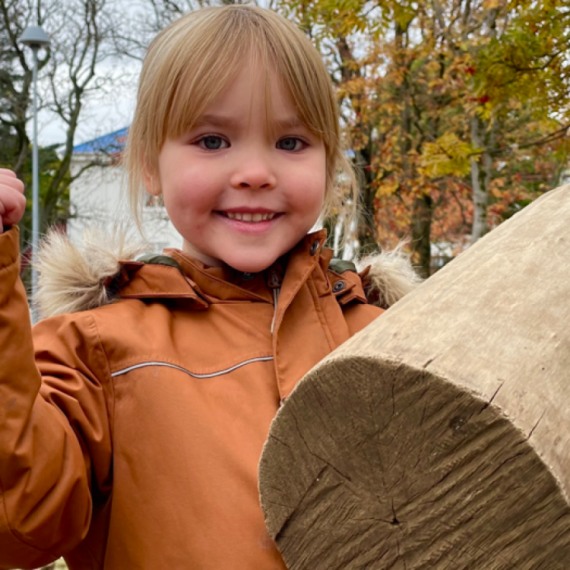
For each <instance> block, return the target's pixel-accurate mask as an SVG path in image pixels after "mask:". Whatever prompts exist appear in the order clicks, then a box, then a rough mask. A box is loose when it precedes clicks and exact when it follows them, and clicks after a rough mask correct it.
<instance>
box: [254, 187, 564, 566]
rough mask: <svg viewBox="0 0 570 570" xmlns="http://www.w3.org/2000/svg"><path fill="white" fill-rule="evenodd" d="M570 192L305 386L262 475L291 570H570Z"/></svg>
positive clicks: (480, 250)
mask: <svg viewBox="0 0 570 570" xmlns="http://www.w3.org/2000/svg"><path fill="white" fill-rule="evenodd" d="M569 439H570V186H566V187H563V188H560V189H557V190H554V191H551V192H549V193H547V194H546V195H544V196H543V197H542V198H540V199H539V200H538V201H536V202H535V203H533V204H531V205H530V206H528V207H527V208H525V209H524V210H523V211H522V212H521V213H519V214H517V215H516V216H514V217H513V218H511V219H510V220H508V221H507V222H505V223H504V224H502V225H501V226H500V227H499V228H497V229H496V230H494V231H493V232H492V233H490V234H489V235H487V236H486V237H485V238H483V239H482V240H480V241H479V242H478V243H477V244H476V245H474V246H473V247H471V248H470V249H469V250H468V251H466V252H465V253H463V254H462V255H461V256H459V258H458V259H456V260H454V261H453V262H452V263H451V264H449V265H448V266H447V267H445V268H444V269H442V270H441V271H440V272H438V273H437V274H436V275H434V276H433V277H431V278H430V279H429V280H428V281H427V282H426V283H424V284H423V285H422V286H421V287H419V288H418V289H417V290H416V291H414V292H413V293H412V294H410V295H409V296H407V297H406V298H404V299H403V300H402V301H400V302H399V303H397V304H396V305H395V306H394V307H392V308H391V309H390V310H388V311H387V312H386V313H385V314H384V315H383V316H382V317H380V318H379V319H377V320H376V321H375V322H374V323H372V324H371V325H370V326H369V327H367V328H366V329H365V330H363V331H362V332H361V333H359V334H358V335H356V336H354V337H353V338H352V339H350V340H349V341H348V342H347V343H345V344H344V345H343V346H341V347H340V348H339V349H337V350H336V351H335V352H334V353H332V354H331V355H330V357H328V358H327V359H326V360H324V361H323V362H321V363H320V364H319V365H318V366H316V367H315V368H314V369H313V370H312V371H311V372H310V373H309V374H308V375H307V376H306V377H305V379H303V380H302V381H301V382H300V383H299V385H298V387H297V388H296V389H295V390H294V391H293V393H292V394H291V396H290V397H289V398H288V399H287V401H286V402H285V403H284V405H283V406H282V408H281V409H280V411H279V413H278V415H277V417H276V418H275V420H274V422H273V424H272V426H271V431H270V435H269V438H268V441H267V443H266V446H265V449H264V452H263V455H262V458H261V463H260V494H261V502H262V506H263V509H264V512H265V516H266V522H267V527H268V530H269V533H270V535H271V536H272V538H274V539H275V541H276V542H277V545H278V547H279V549H280V551H281V553H282V554H283V557H284V560H285V562H286V564H287V566H288V568H289V569H290V570H320V569H322V570H325V569H326V570H336V569H338V570H340V569H343V570H356V569H360V568H362V569H364V568H366V569H373V570H381V569H382V570H388V569H393V570H396V569H402V570H420V569H436V570H443V569H450V570H458V569H465V570H467V569H469V570H475V569H477V570H498V569H516V570H539V569H544V570H568V569H569V568H570V507H569V502H568V495H569V490H570V446H569Z"/></svg>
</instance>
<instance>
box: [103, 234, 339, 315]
mask: <svg viewBox="0 0 570 570" xmlns="http://www.w3.org/2000/svg"><path fill="white" fill-rule="evenodd" d="M326 235H327V232H326V230H320V231H317V232H313V233H310V234H308V235H307V236H305V238H303V239H302V240H301V241H300V242H299V243H298V244H297V245H296V246H295V247H294V248H293V249H292V250H291V251H290V252H289V253H288V254H286V255H285V256H283V257H281V258H279V259H278V260H277V261H276V262H275V263H274V264H273V265H271V267H269V268H267V269H266V270H265V271H262V272H260V273H255V274H247V273H242V272H239V271H236V270H235V269H233V268H231V267H228V266H225V267H209V266H206V265H204V264H203V263H201V262H200V261H198V260H196V259H193V258H191V257H189V256H188V255H186V254H185V253H184V252H182V251H180V250H178V249H167V250H165V252H164V253H165V254H166V255H168V256H170V257H172V258H173V259H174V260H175V261H176V262H177V264H178V267H176V266H168V265H160V264H158V265H155V264H145V263H143V262H139V261H130V260H128V261H122V262H121V271H120V274H119V276H118V277H116V278H115V280H114V283H113V287H114V288H115V289H116V292H117V295H118V297H120V298H123V299H133V298H139V299H150V298H161V299H165V298H170V299H174V298H179V299H187V300H189V301H191V302H192V303H193V304H194V305H195V306H196V308H206V307H207V306H208V305H209V304H213V303H224V302H232V301H258V302H268V303H273V295H272V289H274V288H277V287H278V288H280V289H281V297H280V304H281V303H283V304H289V303H290V301H291V300H292V299H293V298H294V296H295V295H296V293H297V292H298V291H299V289H300V288H301V287H302V285H303V283H305V281H306V280H307V279H308V277H309V275H310V274H311V273H312V272H313V271H314V270H315V268H317V267H319V268H320V271H319V272H318V273H319V274H322V276H323V277H324V274H325V273H326V271H327V268H328V265H329V262H330V259H331V257H332V251H331V250H330V249H327V248H324V247H323V246H324V242H325V240H326ZM325 281H326V279H325Z"/></svg>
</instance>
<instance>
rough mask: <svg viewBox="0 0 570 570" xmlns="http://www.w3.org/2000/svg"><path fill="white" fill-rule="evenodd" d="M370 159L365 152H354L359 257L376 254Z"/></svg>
mask: <svg viewBox="0 0 570 570" xmlns="http://www.w3.org/2000/svg"><path fill="white" fill-rule="evenodd" d="M367 167H368V168H370V157H369V156H368V154H367V153H366V151H365V150H358V151H356V178H357V180H358V187H359V195H360V209H359V219H358V228H357V236H356V237H357V240H358V244H359V249H358V253H359V255H361V256H362V255H370V254H373V253H377V252H378V251H379V250H380V248H379V246H378V228H377V227H376V219H375V207H374V198H375V191H374V187H373V185H372V182H373V179H372V176H371V173H370V170H366V168H367Z"/></svg>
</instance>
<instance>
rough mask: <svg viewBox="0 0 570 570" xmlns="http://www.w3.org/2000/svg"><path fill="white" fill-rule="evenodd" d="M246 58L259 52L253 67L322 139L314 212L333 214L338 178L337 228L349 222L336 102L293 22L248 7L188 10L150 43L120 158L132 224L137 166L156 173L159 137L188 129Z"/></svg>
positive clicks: (140, 176)
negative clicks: (271, 79)
mask: <svg viewBox="0 0 570 570" xmlns="http://www.w3.org/2000/svg"><path fill="white" fill-rule="evenodd" d="M252 57H259V58H260V60H261V61H260V64H261V65H263V67H261V69H268V67H269V66H270V67H272V68H273V69H275V71H276V72H277V75H278V76H279V78H280V80H281V81H282V82H283V85H284V86H285V87H286V88H287V89H288V90H289V93H290V96H291V98H292V100H293V102H294V105H295V107H296V109H297V112H298V114H299V119H300V120H301V121H302V122H303V124H304V125H305V126H306V127H307V128H308V129H309V130H311V131H312V132H313V133H314V134H316V135H317V136H319V137H320V138H321V139H322V141H323V143H324V147H325V153H326V193H325V201H324V204H323V211H322V213H321V218H322V219H323V220H325V219H327V218H329V217H330V216H332V215H333V214H335V213H340V211H341V209H342V204H343V198H344V196H345V194H346V192H345V190H343V189H342V188H341V187H340V185H339V181H340V180H342V179H343V181H344V184H345V186H347V187H348V189H349V194H350V197H351V198H352V199H351V200H348V201H347V202H348V203H351V204H352V206H351V208H352V211H351V212H350V213H349V216H348V217H349V222H348V225H346V226H345V227H350V219H352V216H353V215H354V211H355V208H356V203H357V200H356V197H357V191H358V190H357V183H356V179H355V176H354V172H353V170H352V167H351V165H350V163H349V162H348V160H347V158H346V156H345V154H344V152H343V150H342V145H341V133H340V126H339V113H338V107H337V102H336V99H335V96H334V93H333V89H332V85H331V81H330V78H329V75H328V72H327V69H326V67H325V65H324V63H323V61H322V59H321V57H320V55H319V53H318V52H317V50H316V49H315V47H314V46H313V45H312V44H311V42H310V41H309V40H308V39H307V38H306V37H305V36H304V35H303V34H302V33H301V31H300V30H298V29H297V28H296V27H295V26H294V24H292V23H291V22H289V21H288V20H286V19H285V18H282V17H281V16H279V15H277V14H276V13H275V12H273V11H271V10H266V9H263V8H259V7H257V6H253V5H230V6H224V7H218V8H203V9H200V10H196V11H193V12H190V13H189V14H186V15H185V16H183V17H181V18H180V19H178V20H177V21H175V22H174V23H172V24H171V25H170V26H168V27H167V28H165V29H164V30H162V31H161V32H160V33H159V34H158V35H157V36H156V38H155V39H154V40H153V42H152V43H151V45H150V47H149V49H148V53H147V55H146V58H145V61H144V64H143V69H142V72H141V77H140V83H139V90H138V99H137V107H136V111H135V117H134V120H133V123H132V125H131V127H130V130H129V136H128V142H127V148H126V152H125V157H124V162H125V164H126V167H127V170H128V174H129V197H130V203H131V207H132V210H133V212H134V214H135V218H136V219H137V223H138V222H139V220H140V208H141V204H142V198H143V197H144V195H145V192H144V190H143V188H144V184H143V180H144V172H145V170H146V171H147V172H149V173H151V174H156V173H158V155H159V153H160V150H161V148H162V145H163V144H164V142H165V141H166V140H167V139H168V138H178V137H180V136H182V135H183V134H184V133H185V132H187V131H188V130H190V129H191V128H192V126H193V124H194V123H195V121H196V120H197V119H198V118H199V117H200V115H201V114H202V113H204V112H205V110H206V109H207V108H208V107H209V106H210V105H211V104H212V102H213V101H214V100H215V99H216V97H217V96H218V95H219V94H220V93H221V92H222V91H223V90H224V89H225V88H226V87H227V86H228V85H229V84H230V83H231V82H232V80H233V79H234V78H235V77H236V75H237V73H238V72H239V71H240V69H241V68H243V65H244V62H245V61H248V58H250V59H249V61H251V58H252ZM268 64H269V66H268ZM266 112H267V109H266Z"/></svg>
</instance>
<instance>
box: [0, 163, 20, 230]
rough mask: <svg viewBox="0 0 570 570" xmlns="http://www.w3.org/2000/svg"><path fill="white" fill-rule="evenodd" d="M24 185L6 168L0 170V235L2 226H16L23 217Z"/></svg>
mask: <svg viewBox="0 0 570 570" xmlns="http://www.w3.org/2000/svg"><path fill="white" fill-rule="evenodd" d="M25 209H26V198H25V197H24V183H23V182H22V181H21V180H19V179H18V178H16V175H15V174H14V173H13V172H12V171H11V170H8V169H6V168H0V234H1V233H2V232H3V231H4V228H3V226H10V225H12V224H17V223H18V222H19V221H20V220H21V219H22V216H23V215H24V210H25Z"/></svg>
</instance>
